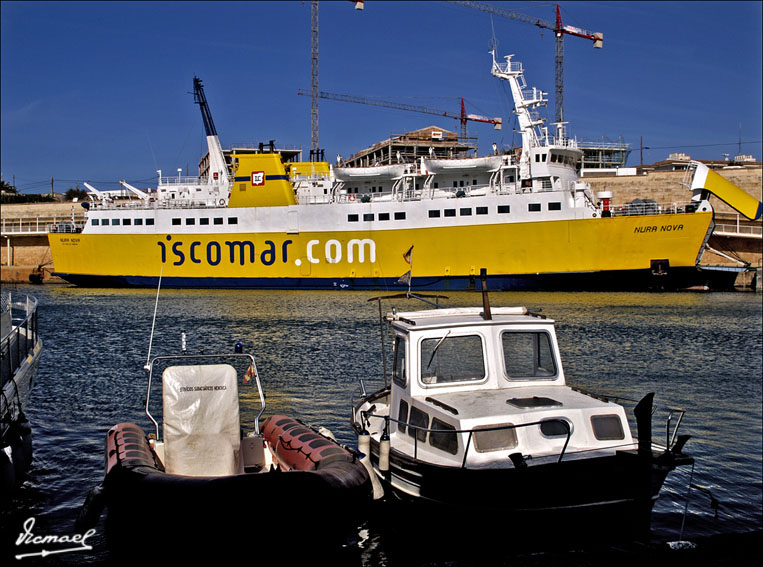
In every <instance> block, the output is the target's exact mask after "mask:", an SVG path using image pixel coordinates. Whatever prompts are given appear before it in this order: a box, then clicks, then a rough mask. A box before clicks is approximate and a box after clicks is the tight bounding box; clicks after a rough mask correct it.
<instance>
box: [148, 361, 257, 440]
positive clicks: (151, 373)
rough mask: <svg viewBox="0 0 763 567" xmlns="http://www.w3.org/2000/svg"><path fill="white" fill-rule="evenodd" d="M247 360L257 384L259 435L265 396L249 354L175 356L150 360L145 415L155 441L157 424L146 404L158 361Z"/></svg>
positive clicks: (255, 428) (255, 423)
mask: <svg viewBox="0 0 763 567" xmlns="http://www.w3.org/2000/svg"><path fill="white" fill-rule="evenodd" d="M231 357H233V358H242V357H244V358H248V359H249V361H250V363H251V368H253V369H254V380H255V383H256V384H257V392H258V393H259V395H260V404H261V406H262V407H261V408H260V411H259V413H258V414H257V417H255V418H254V433H255V434H256V435H259V433H260V417H262V414H263V413H264V412H265V394H264V393H263V392H262V384H261V383H260V373H259V372H257V363H256V362H255V361H254V357H253V356H252V355H251V354H246V353H226V354H183V355H175V356H156V357H154V358H153V359H152V360H151V364H150V365H149V368H148V386H147V389H146V410H145V413H146V415H147V416H148V418H149V419H150V420H151V422H152V423H153V424H154V431H155V432H156V439H157V440H158V439H159V423H158V422H157V421H156V420H155V419H154V416H152V415H151V412H150V411H149V409H148V402H149V398H150V396H151V379H152V376H153V372H154V364H156V363H157V362H159V361H167V360H184V361H185V360H193V359H202V358H203V359H206V360H209V359H210V358H231Z"/></svg>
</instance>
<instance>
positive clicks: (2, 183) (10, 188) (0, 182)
mask: <svg viewBox="0 0 763 567" xmlns="http://www.w3.org/2000/svg"><path fill="white" fill-rule="evenodd" d="M0 189H2V191H3V193H18V191H17V190H16V186H15V185H11V184H10V183H8V182H7V181H6V180H5V179H0Z"/></svg>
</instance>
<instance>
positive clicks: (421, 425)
mask: <svg viewBox="0 0 763 567" xmlns="http://www.w3.org/2000/svg"><path fill="white" fill-rule="evenodd" d="M408 425H413V426H414V427H410V428H409V429H408V435H410V436H411V437H415V438H416V439H418V440H419V441H426V440H427V429H429V414H428V413H427V412H424V411H421V410H420V409H419V408H417V407H412V408H411V417H410V420H409V421H408Z"/></svg>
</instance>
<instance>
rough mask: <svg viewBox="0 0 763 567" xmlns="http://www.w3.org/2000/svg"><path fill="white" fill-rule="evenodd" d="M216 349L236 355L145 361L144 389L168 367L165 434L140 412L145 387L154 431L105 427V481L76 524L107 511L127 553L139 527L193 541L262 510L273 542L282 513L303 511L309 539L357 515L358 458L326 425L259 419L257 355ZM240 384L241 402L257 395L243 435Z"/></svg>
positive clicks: (113, 537) (263, 530)
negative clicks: (249, 426)
mask: <svg viewBox="0 0 763 567" xmlns="http://www.w3.org/2000/svg"><path fill="white" fill-rule="evenodd" d="M221 357H222V358H224V359H233V360H228V361H223V363H221V364H220V363H216V364H208V363H203V364H201V363H199V360H200V359H208V358H210V357H208V356H204V355H198V356H197V355H192V356H188V355H184V356H178V357H156V358H155V359H153V361H152V362H151V364H150V367H149V386H148V393H149V394H150V392H151V379H152V375H153V374H154V373H155V372H156V371H155V365H157V364H163V365H164V366H166V368H165V369H164V371H163V373H162V413H163V424H162V425H163V427H162V430H163V436H162V437H161V439H160V436H159V423H158V422H157V420H155V419H154V417H153V416H152V415H151V412H150V411H149V403H150V402H149V395H147V396H146V415H147V416H148V417H149V419H150V420H151V422H152V423H153V424H154V432H153V433H151V434H148V435H147V434H146V432H145V431H144V429H143V428H141V427H140V426H138V425H136V424H134V423H120V424H117V425H115V426H114V427H112V428H111V429H110V430H109V431H108V433H107V435H106V473H105V477H104V480H103V482H102V483H101V484H100V485H99V486H97V487H95V488H94V489H93V490H92V491H91V492H90V494H89V495H88V497H87V499H86V501H85V504H84V505H83V507H82V510H81V511H80V515H79V518H78V530H79V531H80V532H83V531H84V530H86V529H90V528H92V527H94V526H95V525H96V524H97V522H98V520H99V518H100V516H101V514H102V512H103V510H104V508H105V509H107V512H108V514H107V518H106V532H107V537H108V538H109V540H110V541H111V543H112V544H114V545H116V546H117V547H121V548H124V547H125V545H126V546H127V547H128V548H130V549H133V550H134V543H135V542H136V541H140V539H136V538H145V537H146V535H147V533H149V532H150V530H149V529H148V528H147V527H148V526H157V527H158V529H159V530H160V533H161V537H162V539H163V540H168V538H169V541H173V542H178V541H186V542H195V543H196V546H198V544H199V542H201V541H207V542H209V541H216V540H217V538H220V537H224V536H228V537H229V536H230V534H236V533H241V529H242V527H251V526H252V525H253V522H254V521H255V520H259V519H262V518H268V522H264V523H262V522H259V521H257V522H256V523H255V525H256V526H257V532H258V534H261V535H265V536H266V537H267V538H268V539H270V540H272V539H274V538H280V537H281V536H286V534H285V533H284V532H283V522H284V521H287V520H289V519H290V518H294V517H300V518H301V521H302V522H303V523H304V526H305V532H306V535H309V536H310V537H312V538H315V537H330V536H331V535H332V534H336V533H339V531H338V530H337V528H344V527H347V526H350V525H351V524H352V522H353V521H355V520H356V519H357V518H358V517H359V514H360V513H362V512H363V508H364V506H363V505H364V503H365V502H368V501H370V500H371V496H372V488H371V480H370V476H369V471H368V469H367V468H366V465H364V464H363V463H362V462H361V460H360V457H361V456H360V455H359V454H358V453H356V452H355V451H353V450H352V449H350V448H347V447H344V446H342V445H341V444H339V443H338V442H337V441H336V440H335V439H334V438H333V436H332V435H331V434H330V433H329V432H327V431H325V430H322V429H315V428H313V427H310V426H308V425H306V424H304V423H302V422H301V421H299V420H297V419H294V418H291V417H287V416H284V415H273V416H271V417H269V418H267V419H265V420H264V421H262V423H260V418H261V417H262V414H263V412H264V410H265V397H264V394H263V391H262V386H261V384H260V380H259V376H258V375H257V371H256V366H255V363H254V358H253V357H252V356H251V355H249V354H242V353H236V354H229V355H215V357H214V358H221ZM242 362H243V363H244V364H243V367H242V368H245V367H246V366H247V365H248V369H247V370H246V372H244V373H239V372H238V370H237V369H236V367H235V365H237V366H242V364H241V363H242ZM252 378H253V380H252ZM240 384H241V387H242V389H243V388H248V389H250V392H249V395H248V396H247V398H248V403H250V402H251V400H252V399H253V398H254V396H253V395H251V394H252V393H253V392H252V386H253V385H254V386H256V393H257V394H258V395H259V399H260V403H261V408H260V410H259V413H257V416H256V418H255V419H254V424H253V427H252V429H251V431H249V432H248V433H246V434H244V433H243V430H242V428H241V423H240V414H239V385H240ZM242 403H243V397H242ZM249 411H251V409H250V410H249ZM288 537H291V536H288ZM199 538H205V539H203V540H201V539H199ZM209 538H212V539H209ZM174 545H175V544H173V546H174ZM192 549H194V547H190V548H185V550H186V551H189V550H192Z"/></svg>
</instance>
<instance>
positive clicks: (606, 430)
mask: <svg viewBox="0 0 763 567" xmlns="http://www.w3.org/2000/svg"><path fill="white" fill-rule="evenodd" d="M591 427H593V434H594V437H596V439H598V440H599V441H617V440H620V439H625V433H624V432H623V423H622V421H620V416H619V415H592V416H591Z"/></svg>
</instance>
